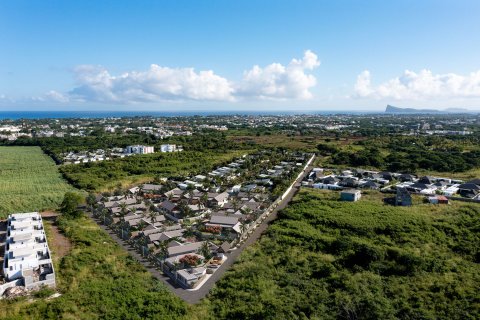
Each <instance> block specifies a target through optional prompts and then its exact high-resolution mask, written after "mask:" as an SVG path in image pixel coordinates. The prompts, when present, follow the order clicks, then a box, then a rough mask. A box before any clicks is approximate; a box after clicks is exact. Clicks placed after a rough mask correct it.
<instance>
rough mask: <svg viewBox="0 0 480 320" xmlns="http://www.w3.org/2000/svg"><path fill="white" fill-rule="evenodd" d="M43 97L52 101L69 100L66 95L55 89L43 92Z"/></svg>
mask: <svg viewBox="0 0 480 320" xmlns="http://www.w3.org/2000/svg"><path fill="white" fill-rule="evenodd" d="M45 99H46V100H48V101H53V102H69V101H70V99H69V97H68V96H67V95H65V94H63V93H60V92H58V91H55V90H50V91H48V92H47V93H46V94H45Z"/></svg>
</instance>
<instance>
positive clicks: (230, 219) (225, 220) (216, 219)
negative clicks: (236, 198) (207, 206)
mask: <svg viewBox="0 0 480 320" xmlns="http://www.w3.org/2000/svg"><path fill="white" fill-rule="evenodd" d="M210 223H211V224H224V225H232V226H233V225H235V224H237V223H238V216H212V217H211V218H210Z"/></svg>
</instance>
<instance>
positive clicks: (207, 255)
mask: <svg viewBox="0 0 480 320" xmlns="http://www.w3.org/2000/svg"><path fill="white" fill-rule="evenodd" d="M199 252H200V254H201V255H202V256H204V257H205V259H207V260H208V259H210V258H211V257H212V253H211V250H210V246H209V245H208V242H207V241H204V242H203V243H202V246H201V247H200V250H199Z"/></svg>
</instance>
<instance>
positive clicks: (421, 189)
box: [406, 182, 437, 194]
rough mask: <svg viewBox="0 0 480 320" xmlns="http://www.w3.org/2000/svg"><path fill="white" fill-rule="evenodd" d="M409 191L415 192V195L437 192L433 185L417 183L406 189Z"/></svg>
mask: <svg viewBox="0 0 480 320" xmlns="http://www.w3.org/2000/svg"><path fill="white" fill-rule="evenodd" d="M406 188H407V189H408V191H410V192H415V193H423V194H434V193H435V190H436V189H437V188H436V187H435V186H433V185H427V184H425V183H422V182H415V183H413V184H411V185H409V186H407V187H406Z"/></svg>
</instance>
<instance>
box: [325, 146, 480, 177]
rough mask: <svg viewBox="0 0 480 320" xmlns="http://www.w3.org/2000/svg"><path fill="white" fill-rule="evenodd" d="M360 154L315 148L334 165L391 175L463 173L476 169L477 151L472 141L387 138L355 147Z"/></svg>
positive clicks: (479, 156)
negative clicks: (369, 168) (376, 169)
mask: <svg viewBox="0 0 480 320" xmlns="http://www.w3.org/2000/svg"><path fill="white" fill-rule="evenodd" d="M356 144H357V145H360V146H361V148H360V150H351V149H342V148H340V147H338V146H337V145H334V144H329V143H322V144H319V145H318V146H317V149H318V151H319V153H320V154H321V155H324V156H330V162H331V163H332V164H336V165H346V166H352V167H375V168H378V169H383V170H389V171H395V172H415V171H417V170H418V169H423V170H430V171H438V172H464V171H467V170H471V169H474V168H476V167H478V166H480V148H478V145H476V144H475V142H473V141H469V140H465V139H447V138H441V137H391V138H387V139H385V138H383V139H369V140H366V141H360V142H357V143H356Z"/></svg>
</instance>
